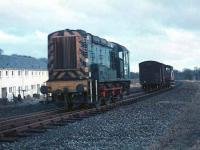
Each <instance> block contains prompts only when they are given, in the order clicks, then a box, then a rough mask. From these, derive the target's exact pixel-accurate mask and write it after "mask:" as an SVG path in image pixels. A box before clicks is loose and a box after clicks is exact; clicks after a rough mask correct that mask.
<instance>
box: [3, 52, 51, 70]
mask: <svg viewBox="0 0 200 150" xmlns="http://www.w3.org/2000/svg"><path fill="white" fill-rule="evenodd" d="M0 68H12V69H47V60H46V59H37V58H33V57H30V56H21V55H11V56H9V55H0Z"/></svg>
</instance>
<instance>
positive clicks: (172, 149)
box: [150, 82, 200, 150]
mask: <svg viewBox="0 0 200 150" xmlns="http://www.w3.org/2000/svg"><path fill="white" fill-rule="evenodd" d="M195 84H199V85H198V88H197V89H196V90H198V91H197V92H196V94H195V95H194V98H193V99H191V103H189V104H188V105H187V108H186V109H185V111H184V113H182V114H181V115H180V116H179V117H178V118H177V120H176V121H175V122H174V123H173V124H172V125H171V127H170V128H169V129H168V130H167V131H166V132H165V133H166V134H164V135H163V137H162V138H160V140H159V141H158V142H157V143H154V144H152V145H151V146H150V149H162V150H176V149H180V150H188V149H189V150H200V119H199V118H200V82H199V83H195ZM194 90H195V89H194Z"/></svg>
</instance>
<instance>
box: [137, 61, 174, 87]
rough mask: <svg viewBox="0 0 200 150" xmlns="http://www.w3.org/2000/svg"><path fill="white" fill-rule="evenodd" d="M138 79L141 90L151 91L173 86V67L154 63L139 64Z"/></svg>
mask: <svg viewBox="0 0 200 150" xmlns="http://www.w3.org/2000/svg"><path fill="white" fill-rule="evenodd" d="M139 78H140V84H141V85H142V88H143V89H145V90H151V89H156V88H163V87H170V86H172V85H174V73H173V67H172V66H170V65H165V64H163V63H160V62H156V61H144V62H141V63H140V64H139Z"/></svg>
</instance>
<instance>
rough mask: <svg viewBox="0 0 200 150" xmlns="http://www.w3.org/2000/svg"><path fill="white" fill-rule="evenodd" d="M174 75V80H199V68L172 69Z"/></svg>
mask: <svg viewBox="0 0 200 150" xmlns="http://www.w3.org/2000/svg"><path fill="white" fill-rule="evenodd" d="M174 75H175V79H176V80H200V68H197V67H195V68H194V69H193V70H192V69H184V70H183V71H178V70H174Z"/></svg>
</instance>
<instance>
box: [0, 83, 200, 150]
mask: <svg viewBox="0 0 200 150" xmlns="http://www.w3.org/2000/svg"><path fill="white" fill-rule="evenodd" d="M199 90H200V86H199V84H197V83H191V82H184V83H183V84H182V85H181V86H179V87H177V88H175V89H173V90H171V91H168V92H166V93H163V94H161V95H157V96H154V97H151V98H148V99H147V98H146V99H145V100H143V101H140V102H137V103H135V104H132V105H128V106H123V107H120V108H116V109H114V110H112V111H109V112H106V113H103V114H100V115H97V116H94V117H90V118H87V119H83V120H82V121H78V122H75V123H72V124H68V125H66V126H62V127H56V128H55V129H49V130H48V131H47V132H45V133H42V134H34V135H32V136H30V137H27V138H21V139H19V140H18V141H17V142H14V143H0V149H13V150H21V149H23V150H24V149H25V150H30V149H43V150H46V149H48V150H51V149H52V150H55V149H59V150H60V149H106V150H107V149H125V150H127V149H130V150H133V149H150V148H158V149H159V147H158V146H157V147H156V146H155V145H159V144H158V143H159V141H160V139H162V138H163V135H165V134H166V131H168V130H169V129H170V128H171V126H172V125H173V123H174V122H175V121H176V120H177V118H179V116H181V114H183V113H184V112H185V110H186V108H188V106H189V105H190V104H191V102H192V101H193V99H194V98H195V95H196V94H197V93H198V92H199Z"/></svg>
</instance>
